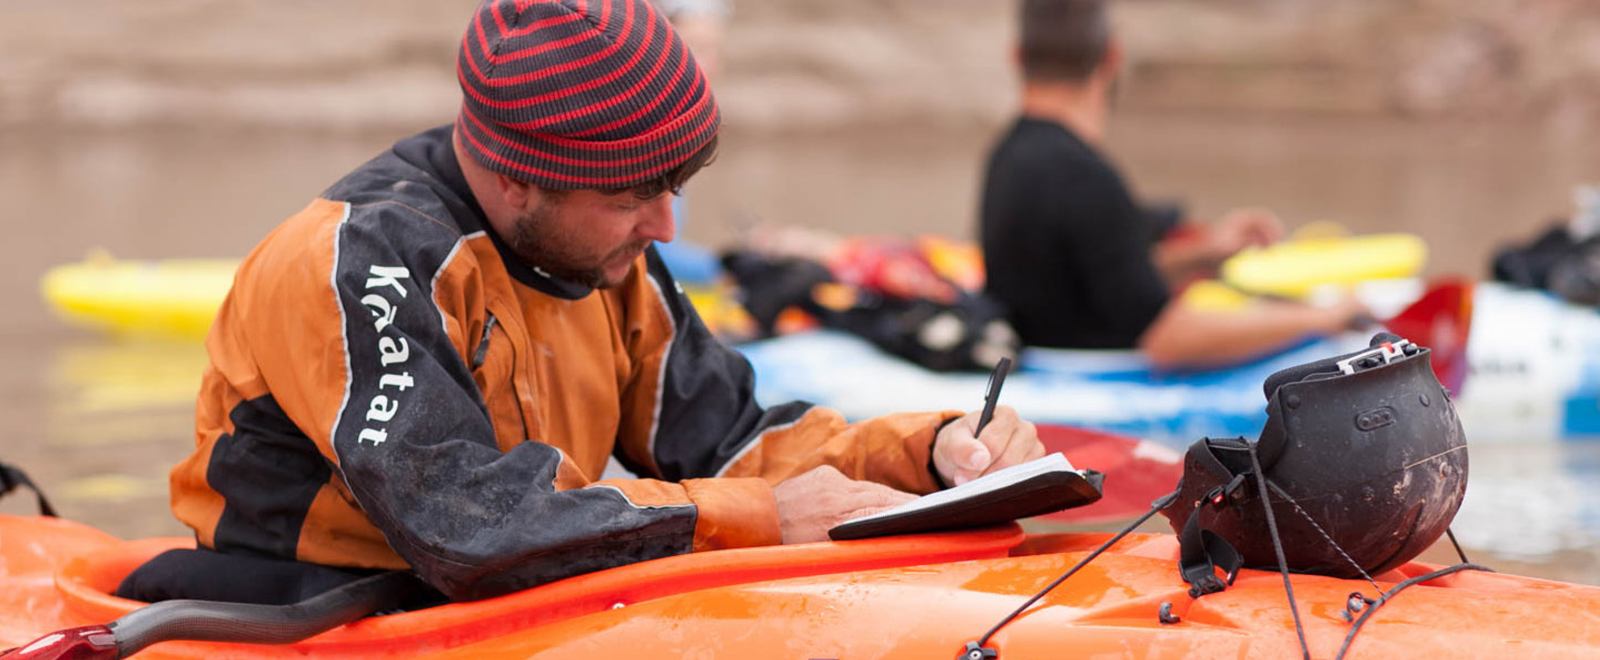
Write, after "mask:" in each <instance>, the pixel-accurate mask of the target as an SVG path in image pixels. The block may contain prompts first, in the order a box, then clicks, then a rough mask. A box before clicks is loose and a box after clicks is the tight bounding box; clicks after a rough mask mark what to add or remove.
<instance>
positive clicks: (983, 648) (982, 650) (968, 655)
mask: <svg viewBox="0 0 1600 660" xmlns="http://www.w3.org/2000/svg"><path fill="white" fill-rule="evenodd" d="M1177 496H1178V491H1173V492H1171V493H1170V494H1167V495H1164V496H1162V497H1161V498H1160V499H1157V500H1156V501H1155V502H1154V503H1152V504H1151V505H1150V510H1149V511H1146V512H1145V513H1144V515H1142V516H1139V518H1138V519H1137V520H1134V521H1133V522H1132V523H1130V524H1129V525H1128V526H1127V527H1124V528H1122V531H1120V532H1117V533H1116V535H1114V536H1112V537H1111V538H1109V539H1106V542H1105V543H1101V544H1100V547H1098V548H1095V549H1094V551H1093V552H1090V553H1089V554H1088V555H1087V556H1085V557H1084V558H1083V559H1081V560H1079V561H1078V563H1077V564H1074V565H1073V567H1072V568H1069V569H1067V572H1065V573H1062V574H1061V577H1058V578H1056V579H1055V580H1054V581H1052V582H1051V583H1050V584H1048V585H1046V586H1045V588H1044V589H1041V590H1039V593H1036V594H1034V595H1033V597H1032V598H1029V599H1028V600H1027V601H1026V602H1024V603H1023V604H1022V605H1021V606H1019V607H1017V609H1015V610H1012V611H1011V613H1010V614H1007V615H1006V616H1005V618H1003V619H1000V622H999V623H996V624H994V627H992V628H990V629H989V632H986V633H984V634H983V636H982V637H979V638H978V641H975V642H967V646H966V648H965V649H963V650H962V657H963V658H965V659H966V660H986V659H989V658H998V657H999V653H998V652H997V651H995V650H994V649H992V648H989V647H988V644H989V638H991V637H994V634H995V633H997V632H1000V629H1001V628H1004V627H1005V626H1006V624H1008V623H1011V622H1012V621H1013V620H1015V619H1016V618H1017V617H1018V616H1021V615H1022V613H1023V612H1024V611H1025V610H1027V609H1028V608H1029V607H1032V606H1033V604H1034V603H1037V602H1039V599H1040V598H1044V597H1045V594H1048V593H1050V591H1051V590H1053V589H1055V588H1056V587H1058V586H1060V585H1061V583H1062V582H1066V581H1067V578H1070V577H1072V574H1073V573H1077V572H1078V569H1081V568H1083V567H1084V566H1088V565H1089V562H1091V561H1094V558H1095V557H1099V556H1100V553H1103V552H1105V551H1106V550H1108V549H1110V548H1111V546H1113V545H1116V543H1117V541H1121V540H1122V537H1124V536H1127V535H1128V534H1130V533H1132V532H1133V530H1135V529H1138V527H1139V526H1140V525H1143V524H1144V521H1146V520H1149V519H1150V517H1151V516H1154V515H1156V512H1158V511H1160V510H1161V509H1163V508H1165V507H1166V506H1167V505H1168V504H1170V503H1171V502H1172V499H1173V498H1175V497H1177Z"/></svg>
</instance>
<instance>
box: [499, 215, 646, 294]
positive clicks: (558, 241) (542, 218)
mask: <svg viewBox="0 0 1600 660" xmlns="http://www.w3.org/2000/svg"><path fill="white" fill-rule="evenodd" d="M555 207H556V204H553V203H549V202H546V203H543V204H540V205H539V206H538V207H537V208H534V209H533V210H531V211H528V212H527V213H524V214H522V216H521V217H518V218H517V221H516V224H515V228H514V229H513V230H512V232H511V235H510V236H508V237H506V242H507V243H509V244H510V245H511V249H512V251H513V252H516V254H517V256H518V257H520V258H521V259H522V260H523V261H524V262H526V263H527V264H528V265H529V266H533V267H535V268H537V269H539V270H542V271H544V272H545V273H547V274H549V275H550V276H551V277H554V278H557V279H562V280H566V281H568V282H572V283H575V284H582V285H584V286H587V287H589V288H592V289H609V288H611V287H614V286H617V285H620V284H622V279H620V278H619V279H618V280H615V281H611V280H607V279H606V272H605V265H606V264H609V263H615V262H616V261H618V260H619V259H621V258H622V257H624V256H627V255H633V256H637V255H639V254H640V253H643V252H644V250H645V249H646V248H648V247H650V243H651V241H650V240H649V239H644V240H640V241H636V242H632V243H626V244H624V245H622V246H620V247H618V248H617V249H615V250H612V251H611V252H609V253H606V254H605V255H603V256H601V257H599V258H594V257H590V256H588V255H584V254H580V253H579V252H578V250H577V249H575V248H574V246H572V245H571V244H570V243H568V242H566V241H564V240H563V236H561V235H560V233H559V232H557V231H556V230H555V229H554V228H553V227H552V224H553V223H552V222H551V220H552V219H553V216H554V214H555V213H556V208H555Z"/></svg>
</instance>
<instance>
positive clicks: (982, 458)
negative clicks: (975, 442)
mask: <svg viewBox="0 0 1600 660" xmlns="http://www.w3.org/2000/svg"><path fill="white" fill-rule="evenodd" d="M986 467H989V450H988V449H984V448H983V447H979V448H977V449H975V450H973V452H972V453H971V454H967V468H968V469H971V470H982V469H984V468H986Z"/></svg>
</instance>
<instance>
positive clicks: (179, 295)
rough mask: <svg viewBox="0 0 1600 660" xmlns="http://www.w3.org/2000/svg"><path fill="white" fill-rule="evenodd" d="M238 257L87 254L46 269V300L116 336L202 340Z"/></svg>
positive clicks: (81, 321) (73, 317)
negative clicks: (124, 257)
mask: <svg viewBox="0 0 1600 660" xmlns="http://www.w3.org/2000/svg"><path fill="white" fill-rule="evenodd" d="M238 266H239V260H238V259H160V260H150V261H129V260H119V259H113V258H111V257H109V256H106V255H96V256H91V257H90V258H89V259H86V260H84V261H81V262H78V263H72V264H66V265H63V266H57V267H55V268H52V269H50V271H49V272H47V273H45V276H44V279H43V281H41V282H40V288H41V290H42V293H43V294H44V298H45V300H46V301H48V302H49V303H50V306H51V307H52V308H53V309H55V310H56V311H57V312H58V313H60V314H61V315H62V316H64V317H65V318H67V319H68V320H70V321H73V322H75V323H78V324H81V325H85V326H88V327H92V328H98V329H102V330H106V331H108V332H111V333H114V334H119V335H139V336H163V337H177V338H187V339H204V338H205V336H206V332H207V331H208V330H210V329H211V320H212V319H213V318H215V317H216V315H217V308H218V307H220V306H221V305H222V299H223V297H225V296H227V294H228V288H229V287H230V286H232V284H233V271H234V269H235V268H237V267H238Z"/></svg>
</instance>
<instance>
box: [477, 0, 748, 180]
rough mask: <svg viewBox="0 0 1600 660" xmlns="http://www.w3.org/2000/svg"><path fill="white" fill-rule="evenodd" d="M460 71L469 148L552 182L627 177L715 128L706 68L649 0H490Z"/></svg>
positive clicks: (684, 151) (650, 171)
mask: <svg viewBox="0 0 1600 660" xmlns="http://www.w3.org/2000/svg"><path fill="white" fill-rule="evenodd" d="M457 75H458V76H459V77H460V79H461V89H462V91H463V92H464V93H465V94H464V98H463V101H462V104H461V116H460V117H459V118H457V120H456V129H457V131H458V132H459V133H460V134H461V142H462V144H463V145H464V146H465V147H466V150H467V151H468V152H470V153H471V154H472V155H473V156H474V157H475V158H476V159H477V160H478V162H480V163H482V164H483V165H484V166H485V167H488V168H489V169H491V170H494V171H496V172H500V173H502V174H505V175H507V176H510V177H512V178H515V179H517V180H519V181H526V182H528V183H532V184H534V185H537V186H539V187H541V188H545V189H551V190H572V189H579V188H589V189H620V188H630V187H633V186H636V185H639V184H641V183H645V182H647V181H651V180H653V179H656V178H657V177H660V176H661V175H662V174H665V173H667V172H669V171H671V170H672V169H673V168H675V167H677V166H678V165H681V164H683V162H684V161H686V160H688V159H689V157H691V156H693V155H694V154H695V153H696V152H698V151H699V150H700V148H701V147H703V146H705V145H706V143H708V142H710V141H711V139H712V138H713V137H715V136H716V134H717V126H718V122H719V117H718V113H717V104H716V101H715V100H713V99H712V98H711V89H710V87H709V86H708V85H707V84H706V79H705V76H704V74H702V73H701V72H700V67H699V66H698V65H697V64H695V61H694V57H693V56H691V55H690V54H689V49H688V48H686V47H685V46H684V45H683V42H682V41H681V40H679V39H678V34H677V32H675V31H674V30H673V29H672V28H671V27H670V26H669V25H668V24H667V21H666V19H665V17H663V16H662V15H661V13H660V12H658V11H657V10H656V9H655V8H654V7H652V6H651V3H649V2H648V1H647V0H485V2H483V4H482V5H480V6H479V8H478V11H477V14H476V15H475V16H474V17H473V19H472V24H471V25H469V26H467V34H466V36H465V37H464V38H463V39H462V41H461V56H460V60H459V62H458V63H457Z"/></svg>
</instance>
